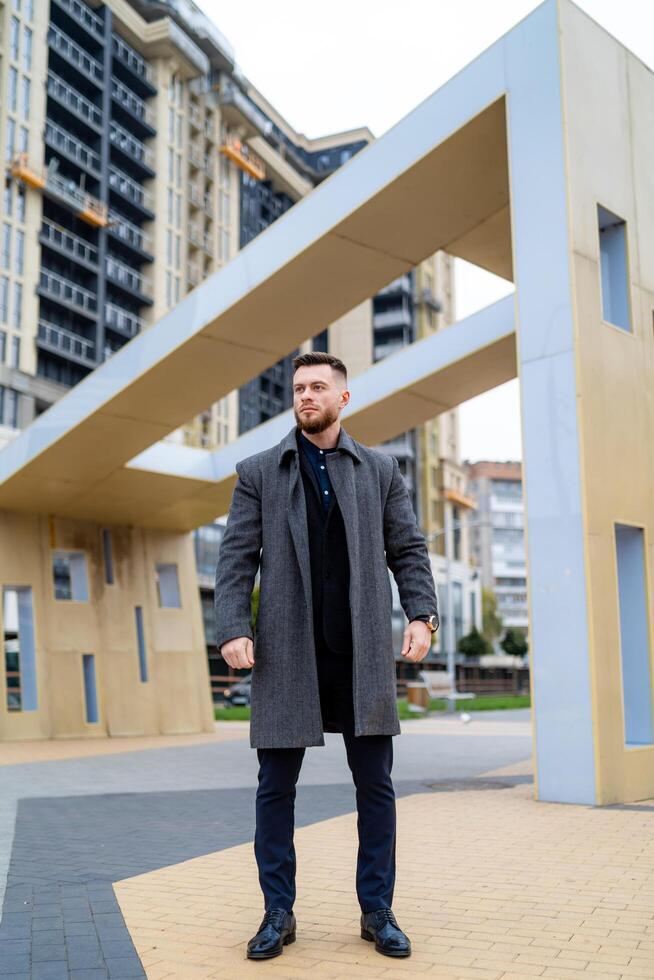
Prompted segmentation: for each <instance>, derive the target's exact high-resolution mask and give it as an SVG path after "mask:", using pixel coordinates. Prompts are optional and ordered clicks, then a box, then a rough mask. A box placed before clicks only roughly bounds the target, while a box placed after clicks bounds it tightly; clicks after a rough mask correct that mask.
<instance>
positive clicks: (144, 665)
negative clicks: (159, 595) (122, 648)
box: [134, 606, 148, 684]
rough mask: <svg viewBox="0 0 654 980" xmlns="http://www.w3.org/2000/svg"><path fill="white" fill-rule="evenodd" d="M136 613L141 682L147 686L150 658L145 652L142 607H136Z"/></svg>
mask: <svg viewBox="0 0 654 980" xmlns="http://www.w3.org/2000/svg"><path fill="white" fill-rule="evenodd" d="M134 612H135V614H136V642H137V644H138V652H139V676H140V678H141V682H142V683H143V684H146V683H147V681H148V658H147V656H146V652H145V634H144V632H143V609H142V607H141V606H135V607H134Z"/></svg>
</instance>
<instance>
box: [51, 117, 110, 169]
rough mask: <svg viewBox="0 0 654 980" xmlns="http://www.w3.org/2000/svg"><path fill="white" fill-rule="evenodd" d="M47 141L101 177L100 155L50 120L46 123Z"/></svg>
mask: <svg viewBox="0 0 654 980" xmlns="http://www.w3.org/2000/svg"><path fill="white" fill-rule="evenodd" d="M45 139H46V142H48V143H50V145H51V146H54V147H56V149H57V150H58V151H59V152H60V153H63V154H64V155H65V156H67V157H68V159H69V160H72V161H74V162H75V163H77V164H79V166H80V167H83V168H84V169H85V170H90V171H92V172H93V173H95V174H96V175H97V176H98V177H99V176H100V155H99V154H98V153H95V151H94V150H90V149H89V148H88V146H85V145H84V143H82V142H81V140H78V139H76V138H75V137H74V136H71V135H70V133H68V132H66V130H65V129H63V128H62V127H61V126H58V125H57V124H56V123H53V122H51V121H50V120H49V119H46V122H45Z"/></svg>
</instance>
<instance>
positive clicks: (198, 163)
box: [188, 142, 204, 170]
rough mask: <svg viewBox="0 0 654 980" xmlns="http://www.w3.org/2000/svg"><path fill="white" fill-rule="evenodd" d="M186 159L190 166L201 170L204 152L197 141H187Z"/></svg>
mask: <svg viewBox="0 0 654 980" xmlns="http://www.w3.org/2000/svg"><path fill="white" fill-rule="evenodd" d="M188 159H189V163H190V164H191V166H192V167H195V169H196V170H201V169H202V165H203V163H204V153H203V151H202V147H201V146H200V145H199V144H198V143H193V142H191V143H189V146H188Z"/></svg>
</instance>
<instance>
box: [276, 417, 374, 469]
mask: <svg viewBox="0 0 654 980" xmlns="http://www.w3.org/2000/svg"><path fill="white" fill-rule="evenodd" d="M298 438H301V435H300V431H299V427H298V426H297V425H296V426H294V427H293V428H292V429H291V430H290V432H288V433H287V435H286V436H284V438H283V439H282V441H281V442H280V443H279V453H278V462H279V465H280V466H281V465H282V463H283V462H284V460H285V459H286V457H287V455H288V454H289V453H298V452H299V448H298V442H297V440H298ZM304 441H305V442H306V443H308V446H309V451H311V448H310V447H311V446H313V443H312V442H310V440H308V439H305V440H304ZM315 448H316V452H318V447H315ZM336 449H340V450H342V451H344V452H346V453H349V454H350V456H352V458H353V459H354V460H356V462H357V463H360V462H361V455H360V453H359V449H358V445H357V443H356V441H355V440H354V439H353V438H352V436H351V435H350V434H349V433H348V432H346V431H345V429H344V428H343V426H341V428H340V431H339V433H338V442H337V443H336V446H335V447H334V451H335V450H336ZM330 451H331V450H330Z"/></svg>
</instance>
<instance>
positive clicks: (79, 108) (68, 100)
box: [48, 71, 102, 128]
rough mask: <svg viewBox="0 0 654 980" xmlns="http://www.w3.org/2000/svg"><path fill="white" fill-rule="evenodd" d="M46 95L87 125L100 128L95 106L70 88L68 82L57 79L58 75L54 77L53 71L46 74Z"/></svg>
mask: <svg viewBox="0 0 654 980" xmlns="http://www.w3.org/2000/svg"><path fill="white" fill-rule="evenodd" d="M48 95H50V96H51V97H52V98H53V99H55V100H56V101H57V102H59V104H60V105H64V106H66V108H67V109H70V110H71V111H72V112H74V113H75V114H76V115H78V116H79V117H80V119H83V120H84V122H87V123H89V124H90V125H91V126H96V127H97V128H101V126H102V112H101V111H100V109H99V108H98V107H97V105H94V104H93V103H92V102H91V101H89V99H87V98H85V97H84V96H83V95H80V93H79V92H78V91H77V89H74V88H72V87H71V85H70V84H69V83H68V82H65V81H64V80H63V78H59V75H55V73H54V72H53V71H49V72H48Z"/></svg>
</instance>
